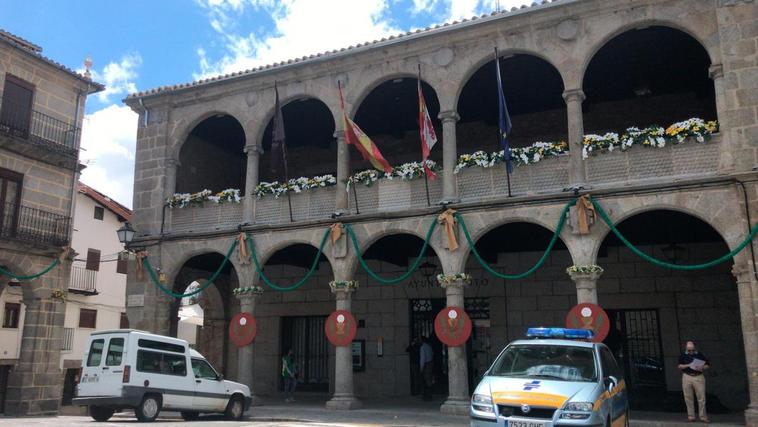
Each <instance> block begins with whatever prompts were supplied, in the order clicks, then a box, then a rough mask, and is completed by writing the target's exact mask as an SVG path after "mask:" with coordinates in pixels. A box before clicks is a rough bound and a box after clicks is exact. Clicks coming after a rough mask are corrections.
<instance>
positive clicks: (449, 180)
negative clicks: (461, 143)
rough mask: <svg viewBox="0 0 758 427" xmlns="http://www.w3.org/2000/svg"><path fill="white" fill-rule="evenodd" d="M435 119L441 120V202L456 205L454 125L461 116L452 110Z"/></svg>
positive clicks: (457, 199)
mask: <svg viewBox="0 0 758 427" xmlns="http://www.w3.org/2000/svg"><path fill="white" fill-rule="evenodd" d="M437 117H439V119H440V120H442V167H443V170H442V201H443V202H445V203H457V202H460V201H461V200H460V199H459V198H458V186H457V185H456V184H455V174H454V173H453V171H454V170H455V165H456V164H457V163H458V147H457V144H458V143H457V141H456V133H455V124H456V123H457V122H458V120H460V118H461V116H459V115H458V113H457V112H455V111H454V110H448V111H441V112H440V113H439V114H438V115H437Z"/></svg>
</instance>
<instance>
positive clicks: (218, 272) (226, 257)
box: [142, 239, 239, 298]
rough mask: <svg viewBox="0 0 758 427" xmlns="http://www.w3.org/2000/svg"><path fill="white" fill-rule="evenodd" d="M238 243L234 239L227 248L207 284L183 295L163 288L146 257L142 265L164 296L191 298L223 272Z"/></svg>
mask: <svg viewBox="0 0 758 427" xmlns="http://www.w3.org/2000/svg"><path fill="white" fill-rule="evenodd" d="M238 243H239V242H238V241H237V240H236V239H235V240H234V242H232V244H231V246H229V250H228V251H227V252H226V256H225V257H224V260H223V261H222V262H221V265H219V266H218V269H217V270H216V271H215V272H214V273H213V275H211V277H210V278H209V279H208V281H207V282H205V284H204V285H203V286H200V287H199V288H197V289H195V290H194V291H192V292H187V293H184V294H180V293H176V292H174V291H172V290H171V289H169V288H167V287H165V286H163V284H162V283H161V281H160V280H159V279H158V276H157V275H156V274H155V270H153V266H152V265H151V264H150V260H149V259H147V257H145V258H143V259H142V265H144V266H145V268H146V269H147V272H148V274H149V275H150V280H152V282H153V284H154V285H155V286H157V287H158V289H160V290H161V291H163V293H165V294H166V295H170V296H172V297H174V298H186V297H191V296H192V295H197V294H199V293H200V292H203V291H204V290H205V288H207V287H208V286H210V285H211V284H212V283H213V282H214V281H215V280H216V279H217V278H218V276H219V275H220V274H221V270H223V269H224V266H226V263H227V262H229V258H230V257H231V256H232V254H233V253H234V249H235V248H236V247H237V244H238Z"/></svg>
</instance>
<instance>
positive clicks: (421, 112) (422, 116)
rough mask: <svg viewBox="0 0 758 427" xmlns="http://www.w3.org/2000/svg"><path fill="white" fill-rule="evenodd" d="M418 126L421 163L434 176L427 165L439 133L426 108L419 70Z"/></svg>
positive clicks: (430, 175)
mask: <svg viewBox="0 0 758 427" xmlns="http://www.w3.org/2000/svg"><path fill="white" fill-rule="evenodd" d="M418 127H419V133H420V134H421V163H423V164H424V172H425V173H426V176H427V177H429V178H434V177H435V176H436V175H434V172H432V170H431V169H429V166H427V164H426V159H428V158H429V152H431V151H432V147H434V144H436V143H437V134H436V133H435V132H434V126H433V125H432V119H431V118H429V110H428V109H427V108H426V101H424V93H423V92H422V91H421V71H419V77H418Z"/></svg>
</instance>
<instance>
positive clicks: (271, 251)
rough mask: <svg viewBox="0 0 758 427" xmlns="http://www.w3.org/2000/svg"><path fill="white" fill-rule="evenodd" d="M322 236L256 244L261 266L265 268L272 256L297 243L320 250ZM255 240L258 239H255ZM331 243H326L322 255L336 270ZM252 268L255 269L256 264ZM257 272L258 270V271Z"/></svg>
mask: <svg viewBox="0 0 758 427" xmlns="http://www.w3.org/2000/svg"><path fill="white" fill-rule="evenodd" d="M321 236H322V235H319V238H318V240H314V239H307V238H287V239H282V240H279V241H276V242H264V243H263V244H262V245H261V246H258V245H257V244H256V253H257V256H258V262H259V263H260V265H261V268H263V267H264V266H265V265H266V263H267V262H268V261H269V260H270V259H271V257H272V256H274V255H275V254H276V253H277V252H280V251H282V250H285V249H287V248H289V247H291V246H295V245H307V246H311V247H313V248H314V249H315V250H318V247H319V245H320V244H321ZM253 241H254V242H255V241H256V239H253ZM330 245H331V244H330V243H329V242H327V243H326V244H325V245H324V251H323V252H322V255H323V256H324V257H325V258H326V260H327V262H328V263H329V267H330V268H331V269H332V270H334V268H335V260H334V258H333V257H332V255H331V253H330V252H331V251H330V250H329V249H330ZM251 268H253V269H255V267H254V266H252V267H251ZM256 274H257V272H256Z"/></svg>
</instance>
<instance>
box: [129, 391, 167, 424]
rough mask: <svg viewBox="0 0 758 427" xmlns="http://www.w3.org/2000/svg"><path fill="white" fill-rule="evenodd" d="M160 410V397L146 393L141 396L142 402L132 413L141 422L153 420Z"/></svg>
mask: <svg viewBox="0 0 758 427" xmlns="http://www.w3.org/2000/svg"><path fill="white" fill-rule="evenodd" d="M160 412H161V398H160V397H159V396H156V395H154V394H148V395H146V396H145V397H143V398H142V403H140V404H139V406H137V407H136V408H134V415H136V416H137V419H138V420H139V421H140V422H143V423H149V422H151V421H155V419H156V418H158V414H159V413H160Z"/></svg>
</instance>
